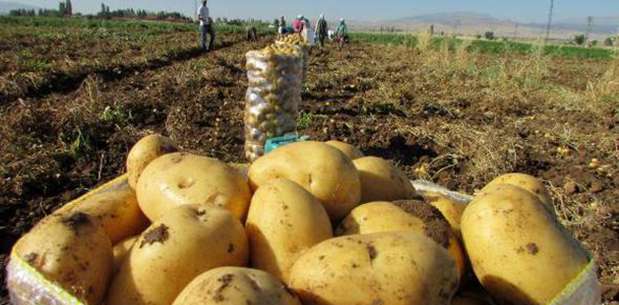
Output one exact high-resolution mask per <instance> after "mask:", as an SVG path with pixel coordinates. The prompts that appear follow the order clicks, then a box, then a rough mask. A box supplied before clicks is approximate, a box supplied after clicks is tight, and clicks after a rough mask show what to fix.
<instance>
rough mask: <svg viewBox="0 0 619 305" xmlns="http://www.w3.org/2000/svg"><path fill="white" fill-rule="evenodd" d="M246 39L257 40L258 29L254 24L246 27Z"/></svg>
mask: <svg viewBox="0 0 619 305" xmlns="http://www.w3.org/2000/svg"><path fill="white" fill-rule="evenodd" d="M247 41H254V42H255V41H258V31H257V30H256V27H255V26H250V27H248V28H247Z"/></svg>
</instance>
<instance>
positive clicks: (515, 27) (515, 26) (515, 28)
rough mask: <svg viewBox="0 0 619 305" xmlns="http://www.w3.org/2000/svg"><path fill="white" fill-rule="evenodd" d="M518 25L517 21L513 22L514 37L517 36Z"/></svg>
mask: <svg viewBox="0 0 619 305" xmlns="http://www.w3.org/2000/svg"><path fill="white" fill-rule="evenodd" d="M519 26H520V24H519V23H518V22H516V23H515V24H514V38H518V27H519Z"/></svg>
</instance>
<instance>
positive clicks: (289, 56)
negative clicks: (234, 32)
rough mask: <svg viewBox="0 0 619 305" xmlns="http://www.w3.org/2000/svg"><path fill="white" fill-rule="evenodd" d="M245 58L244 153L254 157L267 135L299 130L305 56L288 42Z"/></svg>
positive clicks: (271, 135) (258, 154) (261, 148)
mask: <svg viewBox="0 0 619 305" xmlns="http://www.w3.org/2000/svg"><path fill="white" fill-rule="evenodd" d="M246 57H247V64H246V68H247V78H248V80H249V85H248V88H247V93H246V96H245V101H246V104H245V155H246V157H247V159H248V160H255V159H257V158H258V157H260V156H262V154H263V153H264V144H265V142H266V140H267V139H268V138H272V137H275V136H281V135H284V134H285V133H288V132H293V131H295V130H296V127H297V125H296V124H297V123H296V122H297V115H298V108H299V104H300V103H301V89H302V76H301V75H302V69H303V59H302V51H301V49H300V48H299V47H297V46H294V45H288V44H284V45H280V44H277V45H276V44H273V45H270V46H268V47H266V48H264V49H262V50H260V51H250V52H248V53H247V54H246Z"/></svg>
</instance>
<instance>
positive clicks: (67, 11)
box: [9, 0, 191, 22]
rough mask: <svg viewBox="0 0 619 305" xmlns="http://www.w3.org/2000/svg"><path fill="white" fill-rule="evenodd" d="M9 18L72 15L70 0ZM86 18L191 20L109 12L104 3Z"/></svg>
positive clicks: (142, 12) (174, 15)
mask: <svg viewBox="0 0 619 305" xmlns="http://www.w3.org/2000/svg"><path fill="white" fill-rule="evenodd" d="M9 15H10V16H17V17H22V16H23V17H34V16H43V17H65V16H72V15H73V4H72V3H71V0H65V1H61V2H60V3H59V4H58V9H39V10H34V9H17V10H12V11H10V12H9ZM87 17H89V18H92V17H97V18H106V19H110V18H134V19H151V20H182V21H187V22H189V21H191V18H189V17H187V16H184V15H183V14H181V13H178V12H162V11H161V12H149V11H146V10H140V9H137V10H135V9H132V8H131V9H118V10H111V9H110V6H109V5H106V4H105V3H101V10H100V11H99V12H98V13H97V14H96V15H94V16H92V15H88V16H87Z"/></svg>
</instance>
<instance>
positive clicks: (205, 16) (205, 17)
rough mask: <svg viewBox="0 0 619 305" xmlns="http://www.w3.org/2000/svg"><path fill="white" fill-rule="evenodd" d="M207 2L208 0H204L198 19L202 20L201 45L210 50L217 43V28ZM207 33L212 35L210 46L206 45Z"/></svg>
mask: <svg viewBox="0 0 619 305" xmlns="http://www.w3.org/2000/svg"><path fill="white" fill-rule="evenodd" d="M206 3H207V0H203V1H202V6H201V7H200V8H199V9H198V20H200V46H201V47H202V49H204V50H205V51H207V52H208V51H210V50H212V49H213V46H214V45H215V28H214V24H213V19H211V17H210V15H209V10H208V7H207V6H206ZM207 34H208V35H209V36H210V41H209V43H208V47H207V45H206V35H207Z"/></svg>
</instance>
